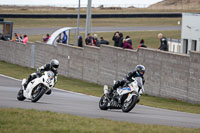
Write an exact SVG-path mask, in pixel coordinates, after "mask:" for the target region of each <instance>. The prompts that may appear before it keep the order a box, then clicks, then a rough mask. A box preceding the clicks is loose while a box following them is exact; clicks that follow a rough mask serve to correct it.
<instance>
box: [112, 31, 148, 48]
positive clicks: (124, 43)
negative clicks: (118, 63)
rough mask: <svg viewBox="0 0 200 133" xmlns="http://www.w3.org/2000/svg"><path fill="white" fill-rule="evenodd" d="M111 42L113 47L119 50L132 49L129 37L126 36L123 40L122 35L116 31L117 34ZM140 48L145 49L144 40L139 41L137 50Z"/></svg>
mask: <svg viewBox="0 0 200 133" xmlns="http://www.w3.org/2000/svg"><path fill="white" fill-rule="evenodd" d="M112 40H113V41H114V46H115V47H121V48H124V49H134V48H133V42H132V39H131V37H130V36H129V35H127V36H126V37H125V38H124V36H123V33H121V32H119V31H117V32H115V33H114V35H113V37H112ZM140 47H144V48H147V46H146V45H145V44H144V39H142V40H141V41H140V44H139V46H138V48H140Z"/></svg>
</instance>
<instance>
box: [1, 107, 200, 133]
mask: <svg viewBox="0 0 200 133" xmlns="http://www.w3.org/2000/svg"><path fill="white" fill-rule="evenodd" d="M0 115H1V117H0V132H1V133H13V132H14V133H106V132H107V133H116V132H117V133H131V132H135V133H198V132H200V129H193V128H181V127H169V126H161V125H147V124H137V123H130V122H118V121H112V120H107V119H102V118H99V119H97V118H96V119H92V118H86V117H80V116H74V115H68V114H59V113H53V112H49V111H37V110H33V109H32V110H25V109H4V108H0Z"/></svg>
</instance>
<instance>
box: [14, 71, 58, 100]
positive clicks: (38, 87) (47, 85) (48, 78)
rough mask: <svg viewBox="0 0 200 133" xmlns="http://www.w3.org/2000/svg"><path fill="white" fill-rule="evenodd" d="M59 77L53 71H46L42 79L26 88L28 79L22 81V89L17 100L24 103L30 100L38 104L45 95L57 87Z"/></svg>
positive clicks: (39, 78) (32, 82)
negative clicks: (25, 84)
mask: <svg viewBox="0 0 200 133" xmlns="http://www.w3.org/2000/svg"><path fill="white" fill-rule="evenodd" d="M56 78H57V77H56V76H55V75H54V73H53V72H52V71H45V72H44V74H43V75H42V76H41V77H37V78H35V79H34V80H32V81H31V82H29V84H28V85H27V87H26V88H24V83H25V82H26V79H23V80H22V85H21V86H22V87H21V89H20V90H19V92H18V95H17V99H18V100H19V101H23V100H25V99H29V100H31V101H32V102H37V101H38V100H39V99H40V98H41V97H42V96H43V95H44V94H45V93H48V92H50V91H51V89H52V88H53V87H54V85H55V79H56Z"/></svg>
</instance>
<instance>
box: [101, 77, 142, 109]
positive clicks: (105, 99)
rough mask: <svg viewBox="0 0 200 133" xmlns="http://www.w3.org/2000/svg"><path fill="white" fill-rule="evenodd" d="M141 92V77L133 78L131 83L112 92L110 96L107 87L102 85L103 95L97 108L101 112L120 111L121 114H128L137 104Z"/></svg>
mask: <svg viewBox="0 0 200 133" xmlns="http://www.w3.org/2000/svg"><path fill="white" fill-rule="evenodd" d="M143 92H144V88H143V82H142V78H141V77H136V78H133V79H132V81H131V82H128V83H126V84H125V85H124V86H123V87H121V88H117V90H113V92H112V93H111V94H109V89H108V86H107V85H104V95H103V96H102V97H101V99H100V101H99V108H100V109H101V110H107V109H122V111H123V112H129V111H131V110H132V109H133V108H134V107H135V105H136V103H138V102H139V98H140V94H142V93H143Z"/></svg>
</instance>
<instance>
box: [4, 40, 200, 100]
mask: <svg viewBox="0 0 200 133" xmlns="http://www.w3.org/2000/svg"><path fill="white" fill-rule="evenodd" d="M33 46H34V47H33ZM33 48H34V50H33ZM31 51H32V52H31ZM33 52H34V53H35V54H32V53H33ZM33 56H34V57H33ZM52 58H56V59H58V60H59V61H60V68H59V74H60V75H64V76H67V77H73V78H78V79H82V80H85V81H89V82H93V83H97V84H101V85H103V84H108V85H111V84H112V83H113V80H120V79H122V78H123V77H124V76H125V75H126V74H127V73H128V72H129V71H132V70H133V69H134V68H135V66H136V65H137V64H143V65H144V66H145V67H146V73H145V79H146V83H145V92H146V93H147V94H149V95H152V96H159V97H167V98H175V99H179V100H183V101H187V102H191V103H200V69H199V68H200V53H199V52H190V54H189V55H183V54H175V53H170V52H165V51H160V50H157V49H145V48H140V49H139V50H138V51H134V50H123V49H121V48H116V47H112V46H102V47H101V48H96V47H89V46H85V47H84V48H78V47H74V46H69V45H62V44H59V45H58V46H51V45H47V44H44V43H39V42H36V43H28V44H27V45H23V44H21V43H15V42H9V41H7V42H6V41H0V60H1V61H7V62H10V63H13V64H19V65H22V66H27V67H31V65H32V66H33V67H34V68H36V67H39V66H41V65H44V64H45V63H49V61H50V60H51V59H52ZM32 60H34V62H33V61H32ZM58 82H59V81H58Z"/></svg>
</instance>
